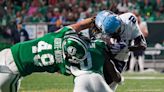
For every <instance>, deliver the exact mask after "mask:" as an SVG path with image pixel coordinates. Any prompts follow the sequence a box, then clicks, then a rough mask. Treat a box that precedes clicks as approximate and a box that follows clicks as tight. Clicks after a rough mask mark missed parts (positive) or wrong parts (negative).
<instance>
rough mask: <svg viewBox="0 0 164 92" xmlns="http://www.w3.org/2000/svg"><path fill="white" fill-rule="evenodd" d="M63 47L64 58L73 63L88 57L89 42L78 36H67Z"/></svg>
mask: <svg viewBox="0 0 164 92" xmlns="http://www.w3.org/2000/svg"><path fill="white" fill-rule="evenodd" d="M62 48H63V56H64V59H66V60H68V61H69V62H71V63H79V62H80V61H83V60H85V59H86V57H87V44H86V42H84V41H83V40H82V39H80V38H79V37H77V36H66V37H65V39H64V41H63V44H62Z"/></svg>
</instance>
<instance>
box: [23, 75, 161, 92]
mask: <svg viewBox="0 0 164 92" xmlns="http://www.w3.org/2000/svg"><path fill="white" fill-rule="evenodd" d="M123 75H124V77H125V83H124V84H123V85H120V86H119V87H118V88H117V91H116V92H164V74H160V73H146V74H145V73H124V74H123ZM72 90H73V77H72V76H67V77H66V76H63V75H60V74H48V73H42V74H39V73H36V74H32V75H30V76H28V77H26V78H24V79H23V80H22V84H21V87H20V92H72Z"/></svg>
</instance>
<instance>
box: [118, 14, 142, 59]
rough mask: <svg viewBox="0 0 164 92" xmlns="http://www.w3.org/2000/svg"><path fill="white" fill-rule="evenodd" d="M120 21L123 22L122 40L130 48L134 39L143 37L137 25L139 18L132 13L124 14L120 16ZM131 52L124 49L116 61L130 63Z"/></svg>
mask: <svg viewBox="0 0 164 92" xmlns="http://www.w3.org/2000/svg"><path fill="white" fill-rule="evenodd" d="M119 17H120V19H121V20H122V22H123V25H122V28H121V30H122V33H121V34H120V37H121V40H122V41H124V42H125V43H126V44H127V45H128V46H130V45H131V41H132V40H134V38H136V37H138V36H140V35H142V33H141V31H140V28H139V26H138V23H137V18H136V16H135V15H134V14H132V13H124V14H121V15H119ZM129 55H130V52H129V50H128V47H127V48H124V49H122V50H121V51H120V52H119V53H118V54H117V55H116V57H115V59H117V60H120V61H128V57H129Z"/></svg>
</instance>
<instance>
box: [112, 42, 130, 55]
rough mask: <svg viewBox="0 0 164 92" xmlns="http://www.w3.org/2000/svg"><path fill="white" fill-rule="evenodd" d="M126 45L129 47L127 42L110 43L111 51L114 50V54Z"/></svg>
mask: <svg viewBox="0 0 164 92" xmlns="http://www.w3.org/2000/svg"><path fill="white" fill-rule="evenodd" d="M125 47H127V44H126V43H125V42H119V43H115V44H112V45H110V51H111V52H112V54H117V53H119V52H120V51H121V50H122V49H124V48H125Z"/></svg>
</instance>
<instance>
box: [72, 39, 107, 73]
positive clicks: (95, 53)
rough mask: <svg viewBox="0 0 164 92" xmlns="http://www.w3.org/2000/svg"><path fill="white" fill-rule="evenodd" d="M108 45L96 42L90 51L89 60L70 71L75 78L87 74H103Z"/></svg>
mask: <svg viewBox="0 0 164 92" xmlns="http://www.w3.org/2000/svg"><path fill="white" fill-rule="evenodd" d="M105 48H106V45H105V43H104V42H103V41H102V40H94V41H92V42H91V45H90V47H89V49H88V55H87V59H86V60H84V61H83V62H80V64H78V65H75V66H71V68H70V70H71V72H72V74H73V75H74V76H79V75H81V74H85V73H92V72H96V73H100V74H102V70H103V64H104V62H105Z"/></svg>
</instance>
